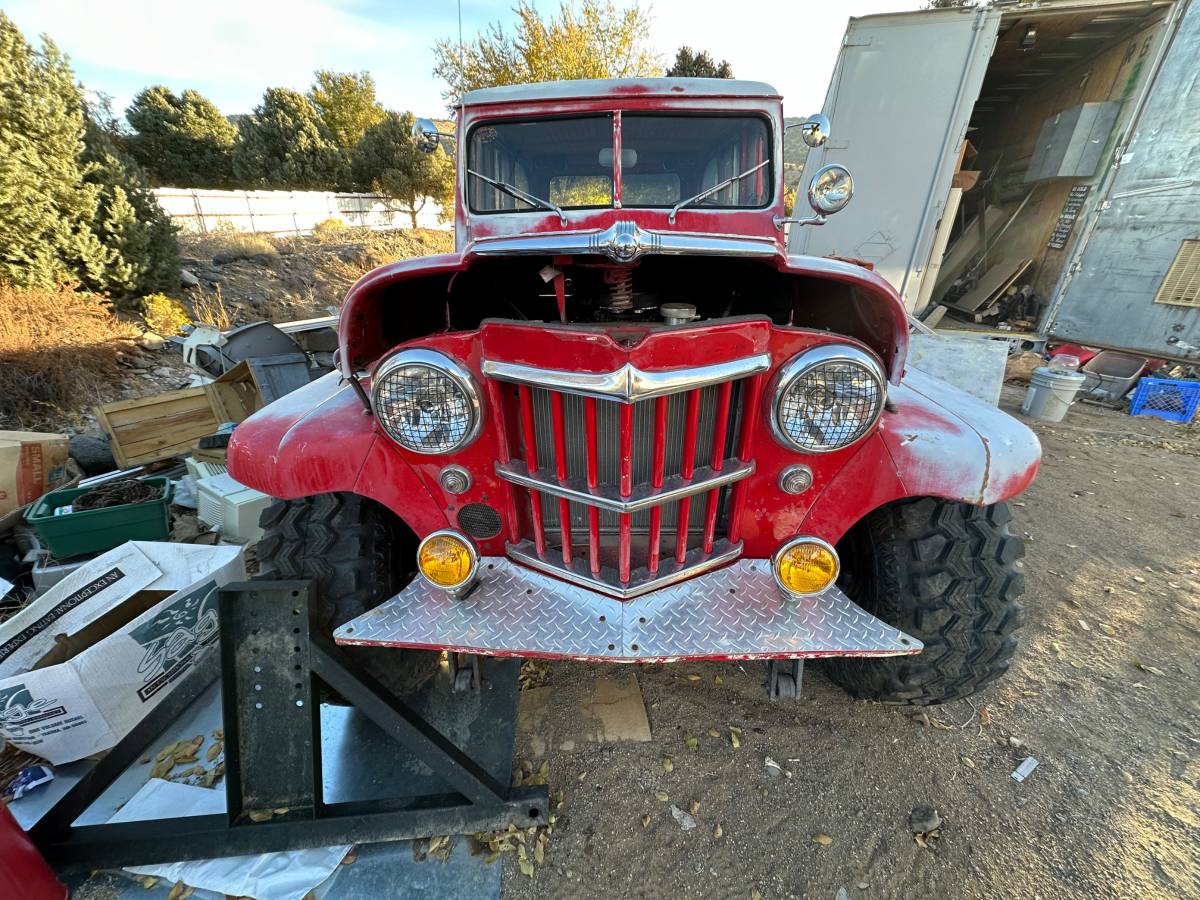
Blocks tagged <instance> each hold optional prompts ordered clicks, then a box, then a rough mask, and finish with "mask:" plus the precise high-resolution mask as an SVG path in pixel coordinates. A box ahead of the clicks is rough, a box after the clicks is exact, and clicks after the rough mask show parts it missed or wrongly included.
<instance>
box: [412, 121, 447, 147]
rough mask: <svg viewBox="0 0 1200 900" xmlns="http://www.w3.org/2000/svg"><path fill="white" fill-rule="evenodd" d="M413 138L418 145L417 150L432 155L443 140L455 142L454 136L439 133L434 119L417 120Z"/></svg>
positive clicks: (413, 128) (414, 124) (413, 129)
mask: <svg viewBox="0 0 1200 900" xmlns="http://www.w3.org/2000/svg"><path fill="white" fill-rule="evenodd" d="M412 136H413V140H414V141H415V142H416V144H417V149H418V150H420V151H421V152H422V153H432V152H433V151H434V150H436V149H437V148H438V142H439V141H440V140H441V139H442V138H447V139H448V140H454V135H452V134H446V133H444V132H441V131H438V127H437V124H436V123H435V122H434V121H433V120H432V119H417V120H415V121H414V122H413V127H412Z"/></svg>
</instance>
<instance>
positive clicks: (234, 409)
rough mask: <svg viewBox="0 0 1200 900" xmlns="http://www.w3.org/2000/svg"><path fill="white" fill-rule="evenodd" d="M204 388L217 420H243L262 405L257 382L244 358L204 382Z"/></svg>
mask: <svg viewBox="0 0 1200 900" xmlns="http://www.w3.org/2000/svg"><path fill="white" fill-rule="evenodd" d="M204 390H205V391H207V392H208V402H209V405H210V406H211V407H212V409H213V414H214V415H215V416H216V417H217V421H218V422H241V421H244V420H245V419H248V418H250V416H251V415H253V414H254V413H256V412H258V410H260V409H262V407H263V405H264V404H263V399H262V394H261V393H260V392H259V388H258V382H257V381H256V380H255V377H254V373H253V372H252V371H251V370H250V366H249V364H248V363H247V362H246V360H242V361H241V362H240V363H238V364H237V365H236V366H234V367H233V368H232V369H230V370H229V371H228V372H226V373H225V374H224V375H222V376H220V377H219V378H217V379H216V380H215V381H214V382H212V383H211V384H206V385H205V386H204Z"/></svg>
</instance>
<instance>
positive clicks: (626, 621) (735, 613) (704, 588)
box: [333, 557, 923, 662]
mask: <svg viewBox="0 0 1200 900" xmlns="http://www.w3.org/2000/svg"><path fill="white" fill-rule="evenodd" d="M479 571H480V578H479V583H478V584H477V585H476V586H475V588H474V589H473V590H472V591H471V592H470V593H469V594H467V595H466V596H465V597H464V598H462V599H455V598H454V597H453V596H451V595H450V594H448V593H447V592H445V591H443V590H439V589H438V588H434V587H432V586H430V585H429V584H428V583H427V582H426V581H425V580H424V579H421V578H417V579H414V580H413V582H412V583H411V584H410V585H409V586H408V587H406V588H405V589H404V590H403V591H401V592H400V593H399V594H397V595H396V596H395V597H393V598H392V599H391V600H388V601H386V602H385V603H383V604H382V605H380V606H378V607H376V608H375V609H373V610H370V611H369V612H366V613H364V614H363V615H361V616H359V617H358V618H356V619H352V620H351V621H349V622H347V623H346V624H344V625H342V626H341V627H340V628H338V629H337V630H336V631H335V632H334V635H333V636H334V640H335V641H336V642H337V643H339V644H345V645H360V646H373V647H416V648H433V649H439V650H452V651H457V652H462V653H479V654H482V655H485V656H537V657H549V658H563V659H582V660H597V661H608V662H666V661H670V660H677V659H773V658H790V659H795V658H800V657H809V656H900V655H905V654H910V653H919V652H921V650H922V649H923V645H922V644H921V642H920V641H918V640H917V639H916V638H914V637H911V636H909V635H907V634H905V633H904V632H902V631H900V630H898V629H896V628H893V627H892V626H891V625H888V624H887V623H886V622H883V621H881V620H880V619H877V618H875V616H873V615H871V614H870V613H868V612H867V611H866V610H864V609H862V608H861V607H859V606H857V605H856V604H855V603H854V602H853V601H851V600H850V598H849V597H847V596H846V595H845V594H843V593H842V592H841V591H840V590H838V589H837V588H836V587H831V588H829V589H827V590H825V591H823V592H822V593H820V594H815V595H813V596H811V597H805V598H803V599H796V598H793V597H787V596H785V595H784V594H783V592H782V591H780V590H779V588H778V586H777V585H776V584H775V579H774V577H773V576H772V575H771V570H770V562H769V561H768V560H764V559H743V560H739V561H738V562H735V563H733V564H732V565H729V566H726V567H725V568H723V569H719V570H717V571H715V572H707V573H705V574H703V575H698V576H696V577H694V578H689V579H688V580H687V581H685V582H682V583H680V584H674V585H671V586H669V587H665V588H663V589H661V590H658V591H654V592H653V593H650V594H646V595H643V596H641V597H637V598H635V599H633V600H624V601H622V600H618V599H616V598H615V597H609V596H606V595H604V594H601V593H598V592H596V591H593V590H589V589H587V588H584V587H580V586H579V585H574V584H568V583H566V582H564V581H560V580H558V579H557V578H553V577H551V576H549V575H545V574H543V573H541V572H536V571H533V570H532V569H528V568H525V567H524V566H521V565H518V564H517V563H515V562H512V561H511V560H509V559H506V558H504V557H485V558H483V559H482V560H480V564H479Z"/></svg>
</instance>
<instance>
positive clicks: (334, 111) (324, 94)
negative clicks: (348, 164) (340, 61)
mask: <svg viewBox="0 0 1200 900" xmlns="http://www.w3.org/2000/svg"><path fill="white" fill-rule="evenodd" d="M308 99H309V100H311V101H312V104H313V106H315V107H316V108H317V113H318V114H319V115H320V116H321V122H322V124H323V125H324V126H325V129H326V131H328V132H329V134H330V135H332V137H333V141H334V143H335V144H337V145H338V147H340V148H341V149H343V150H351V149H353V147H354V145H355V144H357V143H358V142H359V140H360V139H361V138H362V136H363V133H364V132H366V130H367V129H368V128H370V127H371V126H372V125H374V124H375V123H376V122H379V121H380V120H382V119H383V116H384V109H383V107H382V106H381V105H380V103H379V101H378V100H376V99H375V79H374V78H372V77H371V75H370V73H368V72H358V73H357V74H355V73H352V72H331V71H329V70H328V69H321V70H319V71H318V72H317V73H316V74H315V76H314V81H313V86H312V88H311V90H309V92H308Z"/></svg>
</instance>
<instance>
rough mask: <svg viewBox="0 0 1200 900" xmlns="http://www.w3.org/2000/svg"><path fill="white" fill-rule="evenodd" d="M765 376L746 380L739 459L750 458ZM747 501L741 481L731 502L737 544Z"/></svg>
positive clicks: (731, 538) (731, 535)
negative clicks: (752, 437) (743, 509)
mask: <svg viewBox="0 0 1200 900" xmlns="http://www.w3.org/2000/svg"><path fill="white" fill-rule="evenodd" d="M763 379H764V376H763V375H761V374H759V375H754V376H752V377H750V378H748V379H747V380H746V389H745V390H744V391H743V392H742V396H743V397H744V398H745V399H744V400H743V407H742V433H741V436H740V440H739V442H738V452H737V455H738V459H740V460H742V461H743V462H745V461H746V460H748V459H750V442H751V436H752V435H753V434H754V423H755V422H757V421H758V398H759V395H760V394H761V393H762V388H763ZM745 502H746V482H745V480H742V481H739V482H738V483H737V484H735V485H734V486H733V496H732V498H731V500H730V503H729V542H730V543H731V544H736V543H737V542H738V540H739V539H740V538H741V531H742V507H743V506H744V505H745Z"/></svg>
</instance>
